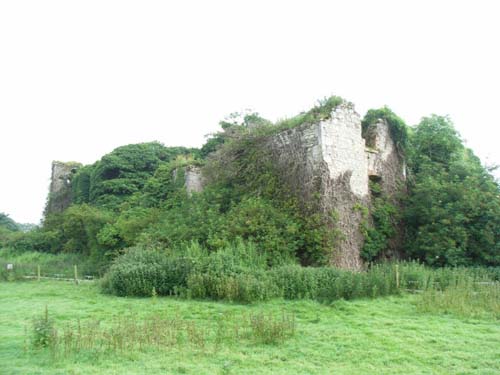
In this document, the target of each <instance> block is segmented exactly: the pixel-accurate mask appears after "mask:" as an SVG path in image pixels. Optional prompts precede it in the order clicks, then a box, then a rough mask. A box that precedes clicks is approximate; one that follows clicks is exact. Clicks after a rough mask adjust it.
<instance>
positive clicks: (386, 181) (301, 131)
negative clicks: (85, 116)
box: [47, 102, 406, 269]
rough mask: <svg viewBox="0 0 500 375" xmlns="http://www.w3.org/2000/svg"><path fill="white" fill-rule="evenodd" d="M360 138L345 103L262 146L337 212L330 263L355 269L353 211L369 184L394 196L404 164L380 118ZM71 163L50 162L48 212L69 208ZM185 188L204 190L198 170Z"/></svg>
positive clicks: (356, 213)
mask: <svg viewBox="0 0 500 375" xmlns="http://www.w3.org/2000/svg"><path fill="white" fill-rule="evenodd" d="M364 136H365V138H363V136H362V126H361V118H360V116H359V114H358V113H356V111H355V109H354V107H353V105H352V104H350V103H346V102H344V103H342V104H341V105H339V106H338V107H336V108H335V109H334V110H333V111H332V113H331V115H330V116H329V117H328V118H327V119H325V120H323V121H318V122H317V123H312V124H303V125H299V126H297V127H295V128H292V129H288V130H284V131H281V132H279V133H276V134H273V135H270V136H269V137H268V138H267V140H266V147H268V148H269V149H270V150H271V151H272V157H273V162H274V163H275V165H276V166H277V167H278V168H279V169H280V170H282V171H284V173H283V175H284V176H285V180H286V183H287V184H289V185H290V187H291V188H292V189H293V190H294V191H296V192H298V193H299V196H301V197H303V198H304V199H309V198H311V196H312V195H313V194H316V195H318V193H319V200H320V205H319V206H320V207H321V211H322V213H323V214H325V215H330V214H331V213H332V212H335V214H336V228H335V230H337V231H338V232H339V233H340V236H339V240H338V243H337V244H336V246H335V251H332V256H331V263H332V264H334V265H336V266H339V267H342V268H349V269H360V268H361V267H362V261H361V258H360V251H361V248H362V246H363V241H364V237H363V234H362V230H361V229H362V228H361V225H362V222H363V220H367V219H366V217H363V212H362V211H361V210H359V209H357V208H358V207H370V202H371V199H372V197H371V193H370V187H369V181H370V180H373V181H377V182H378V183H379V184H380V186H381V189H382V191H383V192H384V193H386V194H387V196H392V197H396V196H397V193H398V191H399V190H400V188H401V186H402V185H404V184H403V183H404V181H405V179H406V174H405V169H406V167H405V162H404V159H403V157H402V156H401V155H400V153H399V152H398V149H397V147H396V144H395V142H394V139H393V138H392V136H391V131H390V128H389V125H388V124H387V122H386V121H385V120H382V119H380V120H379V121H378V122H377V123H375V124H372V125H370V127H369V129H368V131H367V132H365V134H364ZM75 168H77V166H76V165H75V164H65V163H59V162H54V163H53V165H52V179H51V181H52V182H51V185H50V195H49V201H48V206H47V209H48V211H49V212H60V211H62V210H64V209H65V208H66V207H67V206H68V205H69V204H70V200H69V198H66V199H63V200H54V199H51V197H56V196H61V197H69V192H70V191H71V178H70V176H71V174H72V173H74V172H75ZM185 172H186V173H185V174H184V175H185V187H186V189H187V191H188V192H189V193H192V192H199V191H201V190H202V189H203V182H204V178H203V171H202V169H200V168H197V167H194V166H192V167H188V169H186V171H185Z"/></svg>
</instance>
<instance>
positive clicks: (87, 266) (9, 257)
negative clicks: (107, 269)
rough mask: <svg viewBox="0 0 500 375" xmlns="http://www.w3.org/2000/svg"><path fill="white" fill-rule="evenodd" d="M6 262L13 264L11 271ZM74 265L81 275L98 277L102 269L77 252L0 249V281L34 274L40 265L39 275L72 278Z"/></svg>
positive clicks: (18, 278) (19, 278)
mask: <svg viewBox="0 0 500 375" xmlns="http://www.w3.org/2000/svg"><path fill="white" fill-rule="evenodd" d="M7 264H12V265H13V270H12V271H10V270H7V268H6V265H7ZM74 265H77V266H78V272H79V274H80V275H81V276H85V275H90V276H93V277H98V276H100V273H101V272H103V271H104V270H101V269H99V268H100V267H99V265H96V264H95V263H94V262H91V261H89V259H88V257H84V256H82V255H79V254H74V253H72V254H69V253H60V254H49V253H41V252H37V251H26V252H20V251H17V250H10V249H0V281H2V280H4V281H7V280H21V279H23V278H24V276H35V275H37V273H38V267H40V273H41V276H47V277H62V278H72V277H73V276H74V268H73V267H74Z"/></svg>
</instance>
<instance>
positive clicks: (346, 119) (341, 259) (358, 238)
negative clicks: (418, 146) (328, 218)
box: [269, 103, 406, 269]
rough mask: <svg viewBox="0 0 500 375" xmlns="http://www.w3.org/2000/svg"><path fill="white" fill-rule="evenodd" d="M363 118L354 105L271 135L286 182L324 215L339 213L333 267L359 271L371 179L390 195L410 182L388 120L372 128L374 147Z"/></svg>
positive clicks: (271, 143)
mask: <svg viewBox="0 0 500 375" xmlns="http://www.w3.org/2000/svg"><path fill="white" fill-rule="evenodd" d="M361 133H362V131H361V119H360V116H359V114H358V113H356V111H355V110H354V106H353V105H352V104H351V103H343V104H341V105H339V106H338V107H337V108H336V109H334V110H333V111H332V113H331V116H330V117H329V118H328V119H326V120H323V121H320V122H318V123H314V124H304V125H301V126H298V127H297V128H293V129H290V130H286V131H283V132H281V133H278V134H276V135H274V136H272V137H271V139H270V140H269V146H270V147H271V148H272V149H273V154H274V159H275V162H276V163H277V164H278V166H279V169H280V170H282V171H283V172H284V175H285V178H286V181H287V183H288V184H289V185H290V187H291V188H292V190H294V191H295V192H296V193H297V194H298V195H299V196H300V197H301V198H302V199H306V200H308V199H312V198H313V196H315V197H319V198H318V199H319V201H320V202H319V206H320V207H321V211H322V212H323V214H324V215H332V213H334V214H335V216H336V218H337V220H336V225H335V230H336V231H338V233H339V239H338V241H337V244H336V246H335V249H332V253H331V258H330V262H331V264H332V265H335V266H338V267H342V268H349V269H360V268H361V266H362V261H361V258H360V251H361V249H362V247H363V242H364V237H363V235H362V230H361V229H362V228H361V225H362V221H363V220H366V217H364V216H363V212H362V210H360V209H359V208H360V207H369V206H370V200H371V196H370V189H369V181H370V179H373V180H376V181H378V182H380V184H381V186H382V189H383V190H384V192H385V193H386V194H388V195H389V196H391V195H393V196H394V195H396V193H397V191H398V189H399V185H400V182H402V181H404V180H405V178H406V177H405V165H404V160H403V158H402V157H401V155H399V154H398V152H397V148H396V146H395V144H394V140H393V139H392V137H391V133H390V129H389V126H388V124H387V122H385V121H384V120H380V121H379V122H378V123H376V124H375V125H372V126H371V127H370V134H371V136H372V137H371V139H370V141H371V144H370V146H371V147H367V145H366V141H365V139H363V138H362V136H361Z"/></svg>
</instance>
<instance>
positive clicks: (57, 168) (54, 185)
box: [45, 161, 81, 215]
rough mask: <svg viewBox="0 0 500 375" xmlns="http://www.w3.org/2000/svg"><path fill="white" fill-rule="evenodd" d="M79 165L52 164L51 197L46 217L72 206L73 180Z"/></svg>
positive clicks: (55, 162) (48, 200) (48, 201)
mask: <svg viewBox="0 0 500 375" xmlns="http://www.w3.org/2000/svg"><path fill="white" fill-rule="evenodd" d="M80 167H81V164H79V163H73V162H69V163H63V162H60V161H53V162H52V172H51V176H50V187H49V196H48V199H47V206H46V208H45V215H47V214H50V213H58V212H62V211H64V210H65V209H66V208H68V207H69V205H70V204H71V179H72V177H73V174H74V173H76V171H77V170H78V168H80Z"/></svg>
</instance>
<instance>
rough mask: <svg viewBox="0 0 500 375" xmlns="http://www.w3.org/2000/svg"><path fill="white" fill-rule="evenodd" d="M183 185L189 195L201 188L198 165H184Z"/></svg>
mask: <svg viewBox="0 0 500 375" xmlns="http://www.w3.org/2000/svg"><path fill="white" fill-rule="evenodd" d="M184 187H185V188H186V190H187V192H188V194H190V195H191V194H192V193H193V192H194V193H199V192H201V191H202V190H203V176H202V173H201V169H200V168H199V167H197V166H194V165H190V166H188V167H186V169H185V182H184Z"/></svg>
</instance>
